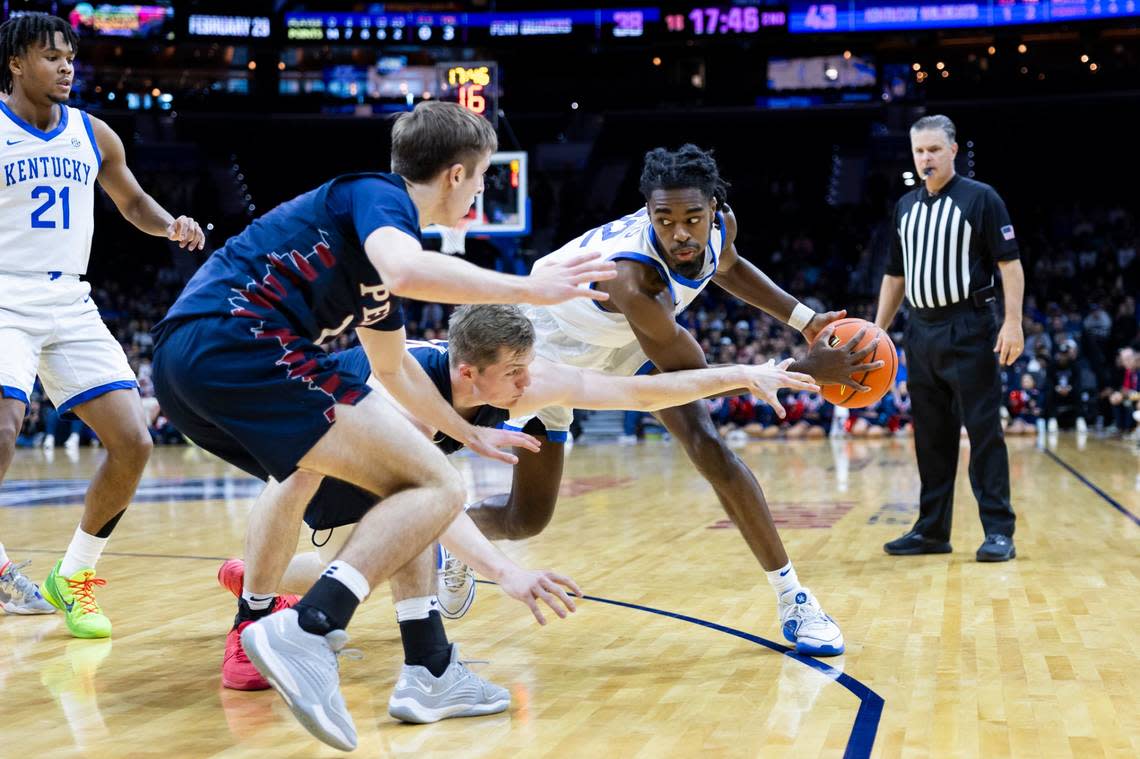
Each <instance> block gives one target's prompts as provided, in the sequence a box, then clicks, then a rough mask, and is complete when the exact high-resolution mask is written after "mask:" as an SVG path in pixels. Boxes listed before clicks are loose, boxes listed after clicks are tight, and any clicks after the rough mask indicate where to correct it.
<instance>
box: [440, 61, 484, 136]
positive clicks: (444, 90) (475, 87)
mask: <svg viewBox="0 0 1140 759" xmlns="http://www.w3.org/2000/svg"><path fill="white" fill-rule="evenodd" d="M435 70H436V78H437V84H438V87H439V95H440V99H441V100H448V101H451V102H453V103H459V105H461V106H463V107H464V108H466V109H467V110H469V111H471V112H472V113H475V114H478V115H479V116H483V117H484V118H486V119H488V120H489V121H490V122H491V123H492V124H494V125H496V126H498V123H499V64H497V63H495V62H494V61H486V62H470V61H463V62H458V63H438V64H436V67H435Z"/></svg>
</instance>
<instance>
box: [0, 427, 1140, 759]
mask: <svg viewBox="0 0 1140 759" xmlns="http://www.w3.org/2000/svg"><path fill="white" fill-rule="evenodd" d="M740 453H741V455H742V457H743V458H744V459H745V461H746V462H747V463H748V464H749V465H750V466H751V467H752V468H753V469H754V471H756V472H757V475H758V476H759V478H760V480H761V482H762V483H763V484H764V486H765V489H766V492H767V494H768V497H769V500H770V501H771V502H772V508H773V512H774V514H775V516H776V519H777V521H778V522H779V523H780V524H781V525H782V534H783V537H784V540H785V542H786V543H787V546H788V550H789V553H790V554H791V556H792V557H793V560H794V561H795V562H796V566H797V569H798V573H799V576H800V578H801V580H802V581H804V582H805V584H807V585H808V586H809V587H811V588H812V589H813V590H814V591H815V593H816V594H817V596H818V597H819V598H820V599H821V600H822V602H823V603H824V606H825V608H826V609H827V611H828V612H829V613H830V614H831V615H832V616H834V617H835V618H836V619H837V620H839V621H840V623H841V625H842V627H843V631H844V633H845V635H846V639H847V653H846V655H845V656H842V657H838V658H832V659H820V660H811V659H804V658H800V657H797V656H795V655H793V654H789V653H788V652H787V651H786V649H785V648H784V647H783V645H782V642H783V641H782V639H781V638H780V636H779V631H778V626H777V624H776V616H775V608H774V606H775V604H774V598H773V594H772V592H771V591H770V589H769V587H768V585H767V582H766V581H765V579H764V576H763V574H762V573H761V572H760V570H759V568H758V566H757V565H756V564H755V562H754V560H753V559H752V557H751V555H750V553H749V551H748V550H747V548H746V546H745V544H744V542H743V541H742V540H741V538H740V537H739V534H738V533H737V531H736V529H735V528H734V527H732V526H731V525H730V524H727V523H726V522H724V521H723V520H724V514H723V513H722V511H721V510H720V507H719V506H718V504H717V502H716V500H715V499H714V497H713V496H712V493H711V491H710V489H709V487H708V486H707V485H706V484H705V483H704V482H703V481H702V480H701V479H700V478H699V477H698V476H697V475H696V474H695V473H694V471H693V470H692V468H691V467H690V466H689V465H688V463H687V462H686V461H685V459H684V456H683V454H682V453H681V452H680V451H679V449H678V448H676V447H675V446H673V445H671V444H668V443H661V442H648V443H645V444H642V445H640V446H637V447H629V448H619V447H616V446H614V445H605V444H603V445H593V446H590V445H579V446H577V447H575V448H574V449H573V451H572V453H571V455H570V457H569V459H568V465H567V470H566V479H565V482H564V491H563V499H562V502H561V503H560V505H559V508H558V511H557V512H556V514H555V517H554V520H553V523H552V524H551V525H550V527H549V528H548V529H547V531H546V532H545V533H544V534H543V535H541V536H539V537H537V538H535V539H532V540H529V541H525V542H518V543H506V544H502V545H503V547H504V550H506V551H507V552H508V553H509V554H511V555H512V556H514V557H515V558H517V560H519V561H520V562H522V563H523V564H525V565H527V566H532V567H545V568H553V569H558V570H561V571H564V572H566V573H569V574H570V575H572V576H573V577H574V578H576V579H577V580H578V581H579V583H580V584H581V585H582V587H583V588H584V589H585V591H586V592H587V593H588V594H589V595H590V596H591V597H593V598H594V599H595V600H589V601H585V602H583V603H582V604H581V606H580V609H579V611H578V613H577V614H575V615H573V616H572V617H571V618H569V619H567V620H557V619H555V620H554V621H552V622H551V624H549V625H548V626H547V627H545V628H541V627H539V626H538V625H537V624H535V622H534V621H533V619H532V618H531V617H530V614H529V613H528V612H527V610H526V609H525V607H523V606H522V605H521V604H519V603H518V602H516V601H513V600H510V599H508V598H506V597H505V596H503V595H502V594H501V593H499V592H498V590H497V589H496V588H495V587H493V586H489V585H481V586H480V588H479V597H478V599H477V600H476V602H475V605H474V607H473V608H472V610H471V612H470V613H469V614H468V616H467V617H466V618H464V619H462V620H459V621H456V622H450V623H448V630H449V633H450V636H451V638H452V639H453V640H455V641H457V642H458V643H459V644H460V645H461V649H462V653H463V656H464V658H470V659H486V660H490V663H489V664H485V665H476V666H477V667H478V670H479V671H480V672H481V674H484V675H485V676H487V677H489V678H490V679H492V680H493V681H495V682H498V683H500V684H502V685H504V686H506V687H509V689H510V691H511V693H512V697H513V701H512V705H511V709H510V711H509V712H507V713H505V714H501V715H497V716H492V717H483V718H475V719H465V720H447V721H444V722H441V723H438V724H435V725H428V726H409V725H402V724H399V723H397V722H395V721H393V720H392V719H391V718H390V717H388V715H387V700H388V696H389V693H390V689H391V687H392V685H393V682H394V679H395V675H396V673H397V671H398V666H399V662H400V659H401V653H400V644H399V634H398V629H397V627H396V625H395V614H394V612H393V609H392V606H391V603H390V600H389V598H388V596H387V591H386V589H383V588H382V589H378V590H377V591H376V592H375V593H374V594H373V597H372V598H370V599H369V601H368V602H367V603H366V604H365V605H364V606H362V607H361V609H360V611H358V613H357V615H356V618H355V619H354V622H353V624H352V626H351V628H350V632H351V634H352V637H353V640H352V644H351V645H353V646H354V647H358V648H360V649H361V650H362V651H363V652H364V659H363V660H361V661H344V662H343V663H342V667H341V673H342V683H343V690H344V693H345V696H346V699H347V702H348V705H349V708H350V709H351V711H352V713H353V715H354V718H355V721H356V725H357V728H358V730H359V733H360V748H359V749H358V753H359V754H360V755H362V756H435V755H438V756H449V757H479V756H482V757H504V756H511V757H513V756H551V757H567V756H574V757H579V756H581V757H611V756H620V757H634V756H636V757H659V756H749V757H816V756H836V757H838V756H850V757H860V756H868V755H870V756H882V757H897V756H906V757H911V756H914V757H1007V756H1008V757H1033V758H1035V759H1036V758H1038V757H1101V756H1105V757H1137V756H1140V680H1138V679H1137V675H1136V672H1137V668H1138V666H1137V665H1138V664H1140V520H1138V519H1137V515H1140V455H1138V454H1137V450H1136V448H1135V444H1134V443H1131V444H1130V443H1126V442H1122V441H1119V440H1117V441H1110V440H1098V439H1090V440H1087V441H1085V442H1084V443H1083V444H1081V445H1078V444H1077V442H1076V441H1075V440H1074V439H1073V438H1071V437H1065V436H1064V435H1062V436H1061V438H1060V440H1059V442H1057V443H1056V444H1055V448H1054V450H1051V451H1042V450H1038V449H1037V448H1035V446H1034V444H1033V440H1031V439H1011V440H1010V455H1011V471H1012V476H1013V481H1014V497H1015V506H1016V508H1017V511H1018V518H1019V521H1018V529H1017V535H1016V543H1017V548H1018V552H1019V556H1018V558H1017V560H1016V561H1013V562H1010V563H1007V564H988V565H987V564H978V563H975V562H974V560H973V555H974V550H975V549H976V548H977V546H978V544H979V543H980V542H981V539H982V532H981V527H980V524H979V522H978V518H977V510H976V506H975V505H974V502H973V498H972V496H971V494H970V490H969V485H968V481H967V479H966V476H965V474H966V472H965V457H964V456H963V458H962V460H961V461H960V474H959V483H958V491H957V499H958V508H957V511H956V519H955V524H954V535H953V544H954V548H955V552H954V553H953V554H951V555H948V556H925V557H914V558H892V557H888V556H886V555H885V554H883V552H882V547H881V546H882V543H883V542H885V541H886V540H889V539H891V538H893V537H896V536H897V535H899V534H901V533H902V532H904V531H905V530H906V529H907V528H908V526H909V525H910V524H911V523H912V521H913V518H914V514H915V508H916V507H915V505H914V504H915V502H916V499H917V492H918V481H917V473H916V470H915V466H914V459H913V456H914V453H913V448H912V444H911V442H910V441H909V440H883V441H873V442H852V441H842V442H838V443H834V444H833V443H829V442H826V441H824V442H808V441H799V442H795V443H781V442H771V441H767V442H762V443H761V442H758V443H753V444H750V445H748V446H746V447H744V448H742V449H740ZM963 454H965V444H964V445H963ZM100 455H101V452H99V451H92V450H84V451H82V452H81V453H80V454H79V456H78V458H77V459H76V460H74V461H73V460H71V459H70V458H69V457H68V456H67V455H66V454H65V453H64V452H63V451H57V452H55V455H54V460H53V461H51V462H49V461H47V460H46V459H45V454H44V453H43V452H40V451H34V452H33V451H22V452H20V453H19V454H18V457H17V460H16V461H15V464H14V466H13V467H12V470H11V472H10V473H9V476H8V481H7V482H6V483H5V484H4V485H3V487H2V488H0V535H2V536H3V540H4V542H5V544H6V546H7V547H8V552H9V554H10V555H11V556H12V557H13V558H15V559H17V560H21V559H25V558H32V559H34V564H33V565H32V567H31V568H30V572H31V575H32V576H33V577H34V578H35V579H36V580H37V581H38V580H41V579H42V578H43V576H44V575H45V574H46V573H47V571H48V569H49V568H50V564H51V562H52V561H54V560H55V558H56V557H57V556H58V555H60V554H61V553H62V550H63V549H64V547H65V546H66V543H67V540H68V538H69V537H70V534H71V532H72V530H73V529H74V526H75V524H76V522H77V519H78V517H79V513H80V508H81V507H80V505H79V504H80V503H81V499H82V491H83V487H84V485H85V480H84V478H85V477H86V476H88V475H89V473H90V472H91V470H92V467H93V466H94V464H95V462H96V461H97V458H98V456H100ZM457 463H458V465H459V466H460V467H461V468H462V469H463V470H464V472H465V473H466V476H467V477H468V478H469V481H470V484H471V488H472V490H473V492H474V494H475V495H485V494H488V493H491V492H496V491H499V490H501V489H503V488H504V487H505V485H506V483H507V482H508V480H507V477H508V472H507V470H506V469H505V468H504V467H501V466H499V465H495V464H489V463H485V462H482V461H479V460H476V459H474V458H470V457H468V458H460V459H459V460H458V462H457ZM257 489H258V484H257V483H256V482H255V481H251V480H249V479H248V478H246V477H245V476H243V475H242V474H240V473H239V472H237V471H236V470H233V469H230V468H229V467H227V466H225V465H224V464H221V463H219V462H217V461H216V460H213V459H209V458H208V457H206V456H204V455H202V454H200V453H199V452H197V451H195V450H193V449H181V448H167V449H160V450H158V451H156V453H155V456H154V458H153V460H152V461H151V463H150V465H149V468H148V470H147V472H146V477H145V480H144V483H143V486H142V488H141V489H140V491H139V494H138V497H137V499H136V502H135V504H134V506H133V507H132V509H131V511H129V512H128V514H127V516H126V517H125V518H124V520H123V521H122V522H121V523H120V525H119V527H118V529H117V531H116V533H115V535H114V536H113V538H112V541H111V543H110V545H109V546H108V550H107V553H106V554H105V555H104V558H103V559H102V561H101V563H100V566H99V569H100V572H99V573H100V575H101V576H104V577H105V578H107V580H108V585H107V586H106V587H105V588H103V589H102V590H101V591H100V594H99V598H100V601H101V602H102V604H103V607H104V609H105V610H106V611H107V612H108V614H109V616H110V617H111V618H112V620H113V622H114V624H115V636H114V638H113V639H110V640H105V641H84V640H73V639H71V638H69V637H68V636H67V633H66V629H65V628H64V625H63V622H62V620H61V619H60V618H59V617H58V615H52V616H50V617H14V616H0V755H2V756H4V757H61V756H97V757H102V756H107V757H126V756H148V755H149V756H178V757H190V756H217V757H239V756H251V757H270V756H272V757H277V756H332V755H336V754H337V752H335V751H333V750H332V749H329V748H327V747H325V746H323V745H321V744H319V743H318V742H316V741H315V740H313V739H312V738H310V737H309V736H308V735H307V733H305V732H304V731H303V730H302V728H301V727H300V726H298V725H297V724H296V722H295V721H294V720H293V719H292V717H291V715H290V714H289V713H288V711H287V710H286V708H285V706H284V704H283V703H282V702H281V700H280V698H279V697H278V696H277V695H276V694H275V693H273V692H271V691H270V692H261V693H238V692H233V691H227V690H224V689H222V687H221V685H220V681H219V666H220V662H221V656H222V650H223V642H224V636H225V633H226V631H227V630H228V628H229V624H230V619H231V617H232V614H233V611H234V603H233V599H232V597H231V596H229V595H228V594H227V593H226V592H225V591H223V590H221V589H220V588H218V586H217V585H216V583H215V579H214V578H215V572H216V570H217V568H218V565H219V562H220V561H221V559H223V558H225V557H228V556H234V555H238V552H239V550H240V546H241V541H242V534H243V530H244V528H245V517H246V514H247V512H248V507H249V504H250V501H251V498H252V496H253V495H254V494H255V493H256V492H257Z"/></svg>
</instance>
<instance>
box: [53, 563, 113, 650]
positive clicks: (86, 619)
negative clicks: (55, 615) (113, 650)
mask: <svg viewBox="0 0 1140 759" xmlns="http://www.w3.org/2000/svg"><path fill="white" fill-rule="evenodd" d="M62 563H63V559H60V560H59V561H57V562H56V563H55V566H54V567H52V568H51V573H50V574H48V576H47V579H46V580H44V584H43V586H42V587H41V588H40V592H41V593H42V594H43V597H44V598H46V599H47V601H48V603H50V604H51V605H52V606H54V607H55V608H57V609H59V610H60V611H62V612H63V613H64V619H65V620H66V621H67V629H68V630H71V634H72V635H74V636H75V637H76V638H110V637H111V620H109V619H107V616H106V615H105V614H103V610H102V609H100V608H99V604H98V603H97V602H96V601H95V595H94V592H95V586H96V585H100V586H101V585H106V584H107V581H106V580H103V579H101V578H98V577H96V576H95V570H94V569H91V568H90V567H88V568H85V569H81V570H79V571H78V572H76V573H75V574H73V575H72V576H71V577H63V576H61V575H60V574H59V565H60V564H62Z"/></svg>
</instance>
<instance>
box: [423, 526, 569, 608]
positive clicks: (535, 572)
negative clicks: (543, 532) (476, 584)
mask: <svg viewBox="0 0 1140 759" xmlns="http://www.w3.org/2000/svg"><path fill="white" fill-rule="evenodd" d="M439 542H441V543H443V545H444V546H445V547H446V548H447V550H448V551H451V553H452V554H453V555H455V556H457V557H459V559H460V561H462V562H463V563H464V564H467V565H468V566H470V567H471V568H472V569H474V570H475V571H476V572H478V573H479V574H481V575H483V576H484V577H486V578H487V579H489V580H494V581H495V582H497V583H498V584H499V588H500V589H501V590H502V591H503V592H504V593H506V594H507V595H508V596H510V597H511V598H513V599H515V600H517V601H522V602H523V603H524V604H526V605H527V606H528V607H529V608H530V611H531V613H532V614H534V618H535V619H537V620H538V623H539V624H540V625H545V624H546V617H544V616H543V614H542V609H541V607H540V606H539V605H538V602H539V601H542V602H544V603H545V604H546V605H547V606H549V607H550V608H551V609H553V610H554V613H555V614H557V615H558V616H559V617H562V618H563V619H565V618H566V616H567V614H568V613H571V612H573V611H575V609H576V608H577V607H576V606H575V605H574V599H573V598H571V597H570V596H571V595H575V596H578V597H579V598H581V597H582V589H581V588H579V587H578V584H577V583H576V582H574V580H572V579H570V578H569V577H567V576H565V575H561V574H558V573H557V572H551V571H549V570H543V569H524V568H523V567H520V566H519V565H518V564H516V563H514V562H513V561H511V560H510V558H508V557H507V555H506V554H505V553H503V552H502V551H500V550H499V549H498V548H496V547H495V545H494V544H493V543H491V541H489V540H487V538H486V536H484V535H483V533H482V532H480V531H479V528H478V527H477V526H475V522H474V521H472V519H471V517H469V516H467V514H460V515H459V516H458V517H456V518H455V521H454V522H452V523H451V526H450V527H448V528H447V530H446V531H444V533H443V535H440V537H439ZM567 591H569V592H567Z"/></svg>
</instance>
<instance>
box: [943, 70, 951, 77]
mask: <svg viewBox="0 0 1140 759" xmlns="http://www.w3.org/2000/svg"><path fill="white" fill-rule="evenodd" d="M948 76H950V72H949V71H943V72H942V78H943V79H945V78H947V77H948Z"/></svg>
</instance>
